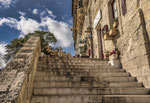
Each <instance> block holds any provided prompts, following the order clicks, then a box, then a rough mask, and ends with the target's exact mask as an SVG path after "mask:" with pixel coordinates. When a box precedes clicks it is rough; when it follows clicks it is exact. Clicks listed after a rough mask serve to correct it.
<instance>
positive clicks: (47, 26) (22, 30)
mask: <svg viewBox="0 0 150 103" xmlns="http://www.w3.org/2000/svg"><path fill="white" fill-rule="evenodd" d="M71 6H72V0H0V54H1V55H4V54H5V45H6V44H8V43H10V41H11V40H13V39H14V38H19V37H22V36H24V35H26V34H28V33H29V32H34V31H35V30H46V31H50V32H52V33H54V35H55V37H56V38H57V39H58V42H57V44H56V46H58V47H60V46H61V47H62V48H63V49H64V51H66V52H70V53H71V54H72V55H74V48H73V38H72V32H71V31H70V28H71V27H72V16H71ZM1 59H2V57H0V60H1Z"/></svg>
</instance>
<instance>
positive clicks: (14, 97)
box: [0, 36, 41, 103]
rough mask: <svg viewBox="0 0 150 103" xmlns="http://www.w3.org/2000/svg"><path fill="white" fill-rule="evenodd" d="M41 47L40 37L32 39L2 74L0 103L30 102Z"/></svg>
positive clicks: (0, 75)
mask: <svg viewBox="0 0 150 103" xmlns="http://www.w3.org/2000/svg"><path fill="white" fill-rule="evenodd" d="M31 43H32V44H33V45H31ZM29 45H30V46H31V47H29ZM40 46H41V45H40V38H39V37H35V36H32V37H30V38H29V40H28V41H27V43H26V44H25V45H24V47H22V48H21V49H20V50H19V51H18V53H17V54H16V56H15V57H14V58H13V59H12V60H11V61H10V62H9V63H8V64H7V66H6V67H5V69H4V70H2V71H1V72H0V83H1V84H0V103H9V102H13V103H26V102H27V101H30V98H31V94H32V87H33V86H32V85H33V80H34V76H35V72H36V67H37V63H38V58H39V55H40V52H41V50H40Z"/></svg>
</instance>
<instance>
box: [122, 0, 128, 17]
mask: <svg viewBox="0 0 150 103" xmlns="http://www.w3.org/2000/svg"><path fill="white" fill-rule="evenodd" d="M121 7H122V14H123V16H124V15H125V14H126V13H127V8H126V0H121Z"/></svg>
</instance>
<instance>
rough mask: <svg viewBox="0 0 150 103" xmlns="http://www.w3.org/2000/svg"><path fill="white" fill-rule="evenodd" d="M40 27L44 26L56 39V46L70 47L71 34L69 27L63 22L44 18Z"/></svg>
mask: <svg viewBox="0 0 150 103" xmlns="http://www.w3.org/2000/svg"><path fill="white" fill-rule="evenodd" d="M41 25H42V26H46V27H47V28H48V30H49V31H50V32H52V33H54V35H55V37H56V38H57V40H58V42H57V46H62V47H69V46H71V44H72V42H73V40H72V35H71V34H72V33H71V31H70V27H69V25H68V24H67V23H65V22H61V21H60V22H59V21H56V20H54V19H52V18H49V17H45V18H43V19H42V23H41Z"/></svg>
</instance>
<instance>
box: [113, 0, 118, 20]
mask: <svg viewBox="0 0 150 103" xmlns="http://www.w3.org/2000/svg"><path fill="white" fill-rule="evenodd" d="M112 12H113V18H114V19H116V18H118V13H117V4H116V1H115V0H114V1H113V2H112Z"/></svg>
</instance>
